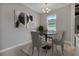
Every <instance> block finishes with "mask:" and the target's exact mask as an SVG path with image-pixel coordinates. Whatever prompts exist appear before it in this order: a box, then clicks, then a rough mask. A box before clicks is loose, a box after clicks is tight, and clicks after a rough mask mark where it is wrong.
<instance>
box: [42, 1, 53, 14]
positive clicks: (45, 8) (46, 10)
mask: <svg viewBox="0 0 79 59" xmlns="http://www.w3.org/2000/svg"><path fill="white" fill-rule="evenodd" d="M50 11H51V9H50V8H48V6H47V3H45V7H44V8H42V12H43V13H49V12H50Z"/></svg>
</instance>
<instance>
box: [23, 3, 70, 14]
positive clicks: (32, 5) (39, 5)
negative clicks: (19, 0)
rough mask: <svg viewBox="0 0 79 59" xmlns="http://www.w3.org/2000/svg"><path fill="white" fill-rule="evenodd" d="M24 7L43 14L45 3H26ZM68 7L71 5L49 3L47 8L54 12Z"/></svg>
mask: <svg viewBox="0 0 79 59" xmlns="http://www.w3.org/2000/svg"><path fill="white" fill-rule="evenodd" d="M24 5H25V6H27V7H28V8H30V9H32V10H34V11H36V12H38V13H40V14H41V13H43V12H42V8H45V4H44V3H24ZM67 5H69V3H48V4H47V7H48V8H50V9H52V10H55V9H58V8H61V7H64V6H67Z"/></svg>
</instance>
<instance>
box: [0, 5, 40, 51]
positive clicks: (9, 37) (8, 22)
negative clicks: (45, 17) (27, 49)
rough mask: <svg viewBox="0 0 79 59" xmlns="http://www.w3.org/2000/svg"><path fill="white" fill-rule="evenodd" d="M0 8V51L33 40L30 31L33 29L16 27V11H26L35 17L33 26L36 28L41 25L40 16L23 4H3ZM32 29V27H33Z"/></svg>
mask: <svg viewBox="0 0 79 59" xmlns="http://www.w3.org/2000/svg"><path fill="white" fill-rule="evenodd" d="M1 6H2V8H0V16H1V17H2V19H1V18H0V21H1V22H0V24H1V26H0V28H1V30H0V32H2V33H0V35H1V36H2V38H1V37H0V42H1V43H0V50H2V49H5V48H9V47H12V46H15V45H17V44H20V43H23V42H27V41H30V40H31V36H30V30H32V28H25V27H19V28H15V27H14V9H15V10H19V11H24V12H26V13H27V14H30V15H33V17H34V18H33V20H34V21H33V24H32V25H33V26H34V28H36V27H37V26H38V25H39V21H38V20H39V14H38V13H36V12H34V11H32V10H31V9H29V8H27V7H26V6H24V5H23V4H2V5H1ZM31 27H32V26H31Z"/></svg>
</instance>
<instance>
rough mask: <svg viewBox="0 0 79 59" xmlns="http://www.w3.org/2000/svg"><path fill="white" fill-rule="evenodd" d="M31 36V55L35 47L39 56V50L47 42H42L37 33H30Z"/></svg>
mask: <svg viewBox="0 0 79 59" xmlns="http://www.w3.org/2000/svg"><path fill="white" fill-rule="evenodd" d="M31 36H32V55H33V53H34V47H36V48H37V51H38V56H39V49H40V48H42V47H44V46H46V45H47V42H46V41H43V39H42V38H41V37H40V34H39V32H31Z"/></svg>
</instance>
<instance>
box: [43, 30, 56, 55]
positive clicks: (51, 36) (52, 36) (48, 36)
mask: <svg viewBox="0 0 79 59" xmlns="http://www.w3.org/2000/svg"><path fill="white" fill-rule="evenodd" d="M43 35H44V36H45V41H46V42H47V40H48V38H49V39H52V46H51V48H52V54H53V49H54V47H53V43H54V41H53V40H54V36H55V35H56V32H53V31H45V32H43ZM49 47H50V46H49V45H46V46H45V47H44V48H45V49H46V54H47V50H48V49H49Z"/></svg>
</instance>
